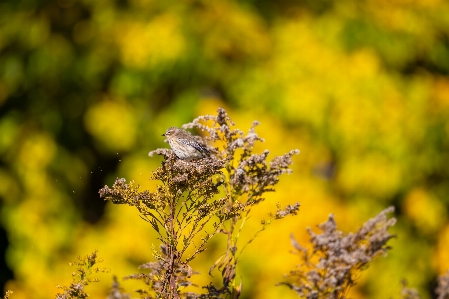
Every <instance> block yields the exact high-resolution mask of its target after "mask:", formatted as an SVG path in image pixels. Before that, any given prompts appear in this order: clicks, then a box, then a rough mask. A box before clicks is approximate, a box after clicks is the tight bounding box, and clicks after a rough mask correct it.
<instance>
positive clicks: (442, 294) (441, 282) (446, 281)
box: [435, 270, 449, 299]
mask: <svg viewBox="0 0 449 299" xmlns="http://www.w3.org/2000/svg"><path fill="white" fill-rule="evenodd" d="M435 293H436V294H437V295H438V299H449V270H448V271H447V272H446V274H443V275H441V276H440V277H438V286H437V288H436V290H435Z"/></svg>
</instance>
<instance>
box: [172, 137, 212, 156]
mask: <svg viewBox="0 0 449 299" xmlns="http://www.w3.org/2000/svg"><path fill="white" fill-rule="evenodd" d="M178 140H179V142H181V143H183V144H186V145H189V146H191V147H193V148H194V149H196V150H197V151H199V152H200V153H203V154H209V150H208V149H207V148H205V147H204V146H203V145H202V144H201V143H199V142H196V141H192V140H188V139H178Z"/></svg>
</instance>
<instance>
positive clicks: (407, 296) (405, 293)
mask: <svg viewBox="0 0 449 299" xmlns="http://www.w3.org/2000/svg"><path fill="white" fill-rule="evenodd" d="M401 284H402V289H401V299H421V296H420V295H419V293H418V291H417V290H416V289H413V288H409V287H408V286H407V280H405V279H403V280H402V281H401Z"/></svg>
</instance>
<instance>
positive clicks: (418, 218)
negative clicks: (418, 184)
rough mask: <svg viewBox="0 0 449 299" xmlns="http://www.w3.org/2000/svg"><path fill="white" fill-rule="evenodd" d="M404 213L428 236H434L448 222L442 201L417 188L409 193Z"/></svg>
mask: <svg viewBox="0 0 449 299" xmlns="http://www.w3.org/2000/svg"><path fill="white" fill-rule="evenodd" d="M404 212H405V214H406V216H407V217H408V218H409V219H411V220H412V221H413V223H414V224H415V225H416V227H417V228H418V229H419V230H421V231H423V232H425V233H426V234H434V233H435V232H437V231H439V230H440V228H441V227H442V226H443V225H444V223H446V222H447V215H446V211H445V209H444V205H443V203H442V202H441V200H439V199H437V198H435V196H433V195H432V194H431V193H430V192H429V190H426V189H423V188H415V189H413V190H411V191H410V192H409V194H408V195H407V197H406V198H405V201H404Z"/></svg>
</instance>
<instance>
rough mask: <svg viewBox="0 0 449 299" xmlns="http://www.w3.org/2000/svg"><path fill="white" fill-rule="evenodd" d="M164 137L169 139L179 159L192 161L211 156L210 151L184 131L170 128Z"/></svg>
mask: <svg viewBox="0 0 449 299" xmlns="http://www.w3.org/2000/svg"><path fill="white" fill-rule="evenodd" d="M162 136H165V137H167V140H168V143H169V144H170V147H171V148H172V150H173V152H174V153H175V155H176V156H177V157H178V158H179V159H182V160H187V161H191V160H197V159H202V158H205V157H207V156H208V155H209V151H208V150H207V149H206V148H205V147H204V146H203V145H202V144H200V143H199V142H198V141H196V140H195V138H194V137H193V136H192V135H191V134H190V133H189V132H186V131H184V130H182V129H179V128H175V127H170V128H168V129H167V132H165V134H162Z"/></svg>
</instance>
